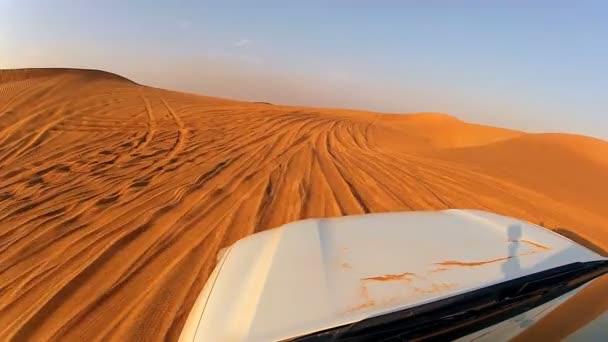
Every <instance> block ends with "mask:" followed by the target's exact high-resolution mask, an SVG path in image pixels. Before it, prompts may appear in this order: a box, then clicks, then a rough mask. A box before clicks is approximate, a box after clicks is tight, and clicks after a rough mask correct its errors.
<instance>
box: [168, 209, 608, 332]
mask: <svg viewBox="0 0 608 342" xmlns="http://www.w3.org/2000/svg"><path fill="white" fill-rule="evenodd" d="M594 260H603V258H602V257H601V256H599V255H597V254H596V253H594V252H592V251H590V250H588V249H586V248H584V247H582V246H580V245H578V244H576V243H574V242H572V241H570V240H568V239H566V238H564V237H562V236H560V235H558V234H555V233H553V232H551V231H549V230H546V229H544V228H542V227H539V226H536V225H533V224H530V223H526V222H523V221H519V220H516V219H512V218H508V217H504V216H500V215H495V214H490V213H486V212H482V211H474V210H445V211H435V212H432V211H428V212H404V213H384V214H368V215H361V216H346V217H339V218H332V219H310V220H303V221H298V222H294V223H290V224H287V225H284V226H282V227H280V228H277V229H272V230H268V231H265V232H261V233H258V234H254V235H251V236H249V237H247V238H245V239H242V240H240V241H238V242H237V243H235V244H234V245H233V246H231V247H230V248H228V249H227V250H226V251H225V253H224V254H223V256H222V258H221V259H220V262H219V263H218V266H217V268H216V270H215V271H214V274H213V275H212V276H211V277H210V278H209V280H208V282H207V284H206V286H205V289H204V290H203V292H202V293H201V295H200V296H199V298H198V299H197V302H196V304H195V306H194V308H193V309H192V311H191V314H190V316H189V318H188V321H187V322H186V326H185V328H184V331H183V332H182V335H181V338H180V339H181V340H183V341H244V340H247V341H272V340H282V339H289V338H293V337H297V336H300V335H304V334H309V333H311V332H315V331H320V330H324V329H327V328H331V327H335V326H340V325H344V324H348V323H352V322H356V321H359V320H362V319H365V318H369V317H372V316H378V315H382V314H386V313H389V312H394V311H397V310H401V309H405V308H410V307H414V306H418V305H421V304H425V303H429V302H433V301H436V300H438V299H442V298H447V297H450V296H454V295H458V294H462V293H465V292H469V291H473V290H475V289H479V288H483V287H486V286H489V285H493V284H497V283H501V282H504V281H507V280H511V279H515V278H519V277H522V276H525V275H529V274H533V273H537V272H540V271H543V270H548V269H551V268H554V267H558V266H562V265H566V264H569V263H572V262H577V261H579V262H586V261H594ZM560 298H561V297H560ZM558 299H559V298H558ZM556 301H557V299H556V300H554V301H552V302H550V303H557V302H556ZM547 304H549V303H547ZM547 307H548V308H551V307H552V306H551V305H548V306H547ZM541 310H542V309H541ZM548 311H549V309H547V310H546V311H543V312H544V313H545V314H546V313H547V312H548Z"/></svg>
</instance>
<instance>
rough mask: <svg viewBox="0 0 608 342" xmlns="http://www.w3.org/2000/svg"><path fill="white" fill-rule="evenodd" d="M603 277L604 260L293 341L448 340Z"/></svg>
mask: <svg viewBox="0 0 608 342" xmlns="http://www.w3.org/2000/svg"><path fill="white" fill-rule="evenodd" d="M605 273H608V261H593V262H586V263H572V264H569V265H565V266H561V267H557V268H554V269H550V270H547V271H543V272H539V273H536V274H532V275H529V276H525V277H521V278H518V279H513V280H510V281H507V282H504V283H500V284H497V285H493V286H489V287H486V288H483V289H480V290H476V291H472V292H469V293H465V294H462V295H458V296H454V297H451V298H447V299H444V300H440V301H437V302H433V303H429V304H425V305H421V306H418V307H414V308H409V309H406V310H401V311H397V312H393V313H389V314H386V315H381V316H376V317H372V318H369V319H365V320H362V321H358V322H355V323H352V324H349V325H346V326H341V327H336V328H332V329H329V330H325V331H321V332H316V333H314V334H310V335H307V336H302V337H299V338H296V339H294V341H299V342H310V341H352V342H355V341H380V340H391V339H396V340H425V341H426V340H435V339H437V340H453V339H456V338H459V337H462V336H466V335H468V334H470V333H473V332H475V331H479V330H482V329H484V328H486V327H489V326H492V325H494V324H497V323H499V322H502V321H504V320H506V319H509V318H511V317H515V316H517V315H519V314H521V313H524V312H526V311H529V310H531V309H533V308H535V307H538V306H540V305H543V304H545V303H547V302H549V301H551V300H553V299H555V298H558V297H560V296H562V295H564V294H566V293H568V292H570V291H572V290H574V289H576V288H578V287H580V286H582V285H584V284H585V283H587V282H589V281H591V280H593V279H595V278H597V277H599V276H601V275H603V274H605Z"/></svg>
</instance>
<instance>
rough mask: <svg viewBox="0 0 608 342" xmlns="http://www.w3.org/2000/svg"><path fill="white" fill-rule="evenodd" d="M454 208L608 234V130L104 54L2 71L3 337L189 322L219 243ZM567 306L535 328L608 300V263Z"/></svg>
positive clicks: (162, 335)
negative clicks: (72, 65)
mask: <svg viewBox="0 0 608 342" xmlns="http://www.w3.org/2000/svg"><path fill="white" fill-rule="evenodd" d="M209 81H210V80H201V82H209ZM573 115H575V114H573ZM445 208H472V209H482V210H488V211H492V212H496V213H499V214H503V215H509V216H513V217H517V218H520V219H524V220H527V221H530V222H534V223H537V224H541V223H542V225H544V226H545V227H547V228H551V229H561V230H562V231H565V232H567V233H569V234H570V236H572V237H575V238H577V239H579V241H583V242H584V243H586V244H587V245H589V246H593V247H594V248H596V249H604V250H606V249H608V142H605V141H602V140H597V139H593V138H589V137H584V136H577V135H570V134H529V133H524V132H519V131H514V130H507V129H501V128H494V127H488V126H482V125H476V124H471V123H466V122H463V121H461V120H459V119H457V118H454V117H452V116H449V115H445V114H436V113H418V114H413V115H389V114H380V113H371V112H363V111H353V110H338V109H322V108H303V107H290V106H280V105H272V104H267V103H251V102H242V101H234V100H227V99H219V98H212V97H205V96H199V95H193V94H185V93H179V92H173V91H168V90H162V89H156V88H151V87H146V86H142V85H138V84H136V83H134V82H131V81H130V80H127V79H125V78H123V77H120V76H117V75H114V74H110V73H106V72H102V71H86V70H71V69H28V70H4V71H1V72H0V340H9V339H14V340H18V341H40V340H47V339H54V340H62V341H64V340H88V341H97V340H108V339H114V340H120V341H134V340H143V339H145V340H163V339H169V340H176V339H177V337H178V336H179V333H180V329H181V327H182V325H183V323H184V321H185V319H186V317H187V315H188V312H189V310H190V307H191V306H192V304H193V302H194V300H195V299H196V297H197V295H198V294H199V291H200V290H201V289H202V286H203V285H204V283H205V281H206V279H207V276H208V275H209V273H210V272H211V270H212V268H213V267H214V266H215V260H216V258H215V256H216V253H217V252H218V250H219V249H220V248H222V247H225V246H228V245H230V244H232V243H233V242H235V241H236V240H238V239H240V238H242V237H245V236H247V235H249V234H253V233H255V232H258V231H261V230H265V229H269V228H273V227H277V226H279V225H281V224H284V223H287V222H291V221H294V220H298V219H303V218H311V217H331V216H340V215H350V214H361V213H368V212H384V211H402V210H430V209H445ZM590 303H593V305H590ZM565 307H566V309H562V308H560V309H558V310H557V311H555V312H553V313H552V314H551V315H550V316H549V317H548V318H547V319H545V320H543V321H542V322H541V324H540V325H539V327H544V329H542V331H541V330H538V329H536V330H535V329H532V330H530V332H529V333H528V338H529V339H533V338H536V337H538V336H540V335H538V334H539V333H543V334H545V335H544V336H545V337H550V338H560V337H564V336H566V335H568V334H569V333H571V332H572V331H574V330H575V329H577V328H578V327H580V326H582V325H584V324H586V322H589V321H590V320H592V319H593V318H594V317H596V316H598V315H599V314H601V313H602V312H603V311H605V310H608V277H603V279H600V280H598V281H596V282H595V284H594V285H593V286H591V287H588V288H586V289H585V290H584V291H582V292H581V293H580V294H578V295H577V296H575V297H574V298H573V299H571V300H570V301H569V302H568V303H567V305H565ZM590 307H593V310H590V309H589V308H590ZM570 310H573V311H570ZM547 327H550V328H551V329H547ZM548 333H550V334H551V335H546V334H548ZM535 334H536V335H535ZM522 339H526V338H525V337H523V336H522Z"/></svg>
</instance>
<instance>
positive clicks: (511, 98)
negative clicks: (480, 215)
mask: <svg viewBox="0 0 608 342" xmlns="http://www.w3.org/2000/svg"><path fill="white" fill-rule="evenodd" d="M0 13H2V20H0V52H1V53H0V67H1V68H13V67H45V66H71V67H86V68H98V69H105V70H108V71H112V72H116V73H119V74H123V75H125V76H127V77H130V78H132V79H134V80H136V81H139V82H142V83H145V84H150V85H154V86H160V87H165V88H171V89H177V90H184V91H191V92H198V93H203V94H207V95H216V96H224V97H232V98H237V99H243V100H256V101H270V102H275V103H282V104H297V105H310V106H324V107H341V108H360V109H369V110H376V111H386V112H397V113H407V112H421V111H436V112H445V113H450V114H453V115H456V116H458V117H460V118H461V119H464V120H467V121H473V122H479V123H484V124H490V125H496V126H504V127H512V128H516V129H522V130H527V131H565V132H575V133H581V134H586V135H592V136H596V137H600V138H602V139H608V94H606V90H608V63H607V62H606V61H608V43H607V41H608V40H607V37H608V20H606V18H607V17H608V5H604V4H603V3H602V2H601V1H597V2H594V1H561V2H560V1H333V2H329V1H301V2H297V3H296V2H292V1H255V2H254V1H249V2H237V1H223V2H210V1H128V2H127V1H103V2H101V1H99V2H92V1H63V0H59V1H17V0H0Z"/></svg>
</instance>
